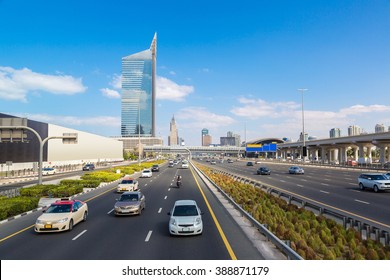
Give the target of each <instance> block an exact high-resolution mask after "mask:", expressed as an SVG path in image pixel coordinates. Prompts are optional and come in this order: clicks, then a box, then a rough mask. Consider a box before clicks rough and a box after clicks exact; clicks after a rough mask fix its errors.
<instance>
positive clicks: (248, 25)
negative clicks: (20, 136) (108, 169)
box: [0, 0, 390, 145]
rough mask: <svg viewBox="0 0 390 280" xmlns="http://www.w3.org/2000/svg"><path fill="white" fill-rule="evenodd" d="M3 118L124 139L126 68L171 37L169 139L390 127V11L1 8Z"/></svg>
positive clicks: (354, 1)
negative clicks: (125, 61) (129, 59)
mask: <svg viewBox="0 0 390 280" xmlns="http://www.w3.org/2000/svg"><path fill="white" fill-rule="evenodd" d="M0 26H1V29H0V30H1V32H0V34H1V36H0V112H2V113H8V114H13V115H17V116H23V117H28V118H30V119H33V120H38V121H44V122H49V123H54V124H57V125H61V126H65V127H70V128H74V129H78V130H82V131H87V132H91V133H96V134H99V135H103V136H119V135H120V113H121V112H120V111H121V109H120V94H121V90H120V76H121V58H122V57H124V56H127V55H130V54H133V53H136V52H139V51H143V50H145V49H148V48H149V46H150V43H151V41H152V39H153V35H154V33H155V32H157V36H158V43H157V76H158V80H157V101H156V105H157V112H156V114H157V118H156V122H157V136H161V137H163V138H164V142H165V144H166V143H167V136H168V134H169V122H170V120H171V118H172V116H173V115H174V116H175V119H176V122H177V125H178V129H179V136H180V137H182V138H184V140H185V143H186V144H187V145H200V134H201V129H202V128H208V129H209V132H210V134H211V135H212V137H213V142H214V143H219V137H221V136H226V133H227V131H233V132H234V133H237V134H240V135H241V138H242V140H244V139H245V138H246V139H247V140H251V139H255V138H262V137H280V138H282V137H288V138H291V139H293V140H296V139H298V137H299V133H300V132H301V130H302V119H301V118H302V115H301V93H300V92H299V91H298V90H297V89H298V88H307V89H308V90H307V91H306V92H305V94H304V108H305V130H306V131H307V132H308V133H309V135H312V136H317V137H319V138H326V137H328V136H329V130H330V129H331V128H334V127H338V128H340V129H341V130H342V134H343V135H346V134H347V128H348V126H350V125H358V126H360V127H362V128H363V129H364V130H365V131H367V132H373V131H374V127H375V125H376V124H377V123H380V124H384V125H385V126H386V127H387V126H390V1H388V0H370V1H368V0H343V1H341V0H316V1H311V0H302V1H301V0H296V1H288V0H286V1H283V0H279V1H278V0H274V1H269V0H267V1H263V0H257V1H255V0H253V1H246V0H242V1H219V0H216V1H210V0H208V1H204V0H197V1H189V0H187V1H183V0H165V1H126V0H110V1H108V0H107V1H106V0H100V1H99V0H95V1H90V0H84V1H81V0H78V1H76V0H66V1H65V0H58V1H50V0H35V1H28V0H0Z"/></svg>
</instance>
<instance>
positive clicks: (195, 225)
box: [168, 200, 203, 235]
mask: <svg viewBox="0 0 390 280" xmlns="http://www.w3.org/2000/svg"><path fill="white" fill-rule="evenodd" d="M168 215H169V216H170V219H169V233H170V234H171V235H197V234H202V232H203V222H202V216H201V215H203V213H202V212H201V211H200V209H199V207H198V205H197V204H196V202H195V201H194V200H177V201H176V202H175V204H174V205H173V208H172V210H171V212H168Z"/></svg>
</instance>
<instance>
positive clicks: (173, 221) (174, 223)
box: [169, 218, 176, 226]
mask: <svg viewBox="0 0 390 280" xmlns="http://www.w3.org/2000/svg"><path fill="white" fill-rule="evenodd" d="M169 223H170V224H171V225H173V226H175V225H176V220H175V219H174V218H171V220H170V221H169Z"/></svg>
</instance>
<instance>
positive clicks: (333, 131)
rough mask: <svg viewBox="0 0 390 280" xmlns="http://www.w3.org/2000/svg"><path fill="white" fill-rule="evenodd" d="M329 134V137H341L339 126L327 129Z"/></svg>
mask: <svg viewBox="0 0 390 280" xmlns="http://www.w3.org/2000/svg"><path fill="white" fill-rule="evenodd" d="M329 136H330V138H338V137H341V130H340V128H332V129H331V130H330V131H329Z"/></svg>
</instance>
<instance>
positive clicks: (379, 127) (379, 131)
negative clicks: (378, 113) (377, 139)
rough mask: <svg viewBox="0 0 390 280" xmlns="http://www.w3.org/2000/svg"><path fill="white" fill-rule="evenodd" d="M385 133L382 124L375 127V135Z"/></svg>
mask: <svg viewBox="0 0 390 280" xmlns="http://www.w3.org/2000/svg"><path fill="white" fill-rule="evenodd" d="M381 132H385V126H384V125H383V124H377V125H376V126H375V133H381Z"/></svg>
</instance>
